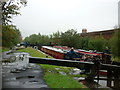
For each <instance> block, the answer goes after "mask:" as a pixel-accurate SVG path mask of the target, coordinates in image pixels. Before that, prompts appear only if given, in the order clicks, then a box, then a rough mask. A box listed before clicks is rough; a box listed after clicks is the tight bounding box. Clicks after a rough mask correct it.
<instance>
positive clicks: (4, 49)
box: [0, 47, 9, 53]
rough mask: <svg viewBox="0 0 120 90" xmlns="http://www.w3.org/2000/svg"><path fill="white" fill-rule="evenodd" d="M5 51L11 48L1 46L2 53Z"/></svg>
mask: <svg viewBox="0 0 120 90" xmlns="http://www.w3.org/2000/svg"><path fill="white" fill-rule="evenodd" d="M4 51H9V48H4V47H2V48H0V53H2V52H4Z"/></svg>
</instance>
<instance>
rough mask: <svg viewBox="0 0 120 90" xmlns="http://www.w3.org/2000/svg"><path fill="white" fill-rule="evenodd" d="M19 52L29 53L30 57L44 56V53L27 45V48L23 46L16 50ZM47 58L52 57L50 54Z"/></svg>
mask: <svg viewBox="0 0 120 90" xmlns="http://www.w3.org/2000/svg"><path fill="white" fill-rule="evenodd" d="M17 51H19V52H27V53H29V54H30V55H31V56H32V57H42V58H46V55H44V54H42V53H40V52H38V51H37V50H35V49H33V48H31V47H28V48H25V49H20V50H17ZM48 58H52V57H50V56H48Z"/></svg>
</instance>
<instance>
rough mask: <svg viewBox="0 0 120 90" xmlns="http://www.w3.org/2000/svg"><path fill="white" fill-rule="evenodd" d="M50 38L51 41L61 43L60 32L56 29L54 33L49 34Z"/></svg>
mask: <svg viewBox="0 0 120 90" xmlns="http://www.w3.org/2000/svg"><path fill="white" fill-rule="evenodd" d="M50 38H51V41H52V42H54V43H57V44H58V45H61V32H59V31H57V32H56V33H53V34H52V35H50Z"/></svg>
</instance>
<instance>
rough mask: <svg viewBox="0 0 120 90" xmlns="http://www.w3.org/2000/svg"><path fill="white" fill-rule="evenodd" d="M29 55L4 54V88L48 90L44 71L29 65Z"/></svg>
mask: <svg viewBox="0 0 120 90" xmlns="http://www.w3.org/2000/svg"><path fill="white" fill-rule="evenodd" d="M29 57H30V56H29V54H28V53H24V52H21V53H11V54H4V56H3V58H2V60H3V62H2V88H3V89H5V88H48V86H47V85H46V83H45V82H44V80H43V70H42V69H41V68H40V66H38V65H36V64H30V63H29Z"/></svg>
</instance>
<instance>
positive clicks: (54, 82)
mask: <svg viewBox="0 0 120 90" xmlns="http://www.w3.org/2000/svg"><path fill="white" fill-rule="evenodd" d="M44 78H45V80H46V82H48V86H49V87H52V88H84V86H83V85H82V84H78V82H77V81H76V80H74V79H72V78H71V77H69V76H63V75H61V74H54V73H47V75H45V77H44Z"/></svg>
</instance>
